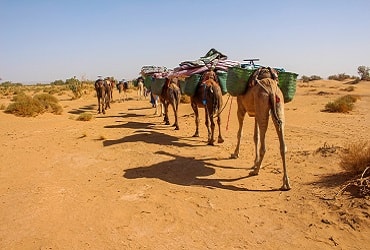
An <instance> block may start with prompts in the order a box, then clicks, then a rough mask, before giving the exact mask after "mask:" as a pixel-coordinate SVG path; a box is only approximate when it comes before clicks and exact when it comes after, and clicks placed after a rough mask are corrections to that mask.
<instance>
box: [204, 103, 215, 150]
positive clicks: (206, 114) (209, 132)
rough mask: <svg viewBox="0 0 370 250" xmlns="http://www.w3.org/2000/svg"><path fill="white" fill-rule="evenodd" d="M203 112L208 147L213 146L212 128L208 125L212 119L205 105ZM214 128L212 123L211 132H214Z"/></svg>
mask: <svg viewBox="0 0 370 250" xmlns="http://www.w3.org/2000/svg"><path fill="white" fill-rule="evenodd" d="M204 110H205V112H204V113H205V120H206V122H205V124H206V127H207V131H208V145H213V144H214V142H213V133H212V126H210V123H211V122H213V119H212V118H211V117H210V113H209V112H208V107H207V105H205V107H204ZM214 126H215V124H214V123H213V130H214Z"/></svg>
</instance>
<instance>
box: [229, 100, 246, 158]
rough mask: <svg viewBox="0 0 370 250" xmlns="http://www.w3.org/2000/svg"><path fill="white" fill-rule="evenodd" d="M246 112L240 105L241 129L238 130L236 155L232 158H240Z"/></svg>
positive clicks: (239, 118) (238, 114)
mask: <svg viewBox="0 0 370 250" xmlns="http://www.w3.org/2000/svg"><path fill="white" fill-rule="evenodd" d="M245 113H246V110H245V109H244V108H243V107H241V106H239V105H238V112H237V116H238V122H239V129H238V134H237V140H238V141H237V143H236V148H235V151H234V153H233V154H232V155H231V158H234V159H236V158H239V151H240V141H241V138H242V135H243V124H244V117H245Z"/></svg>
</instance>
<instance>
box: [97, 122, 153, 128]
mask: <svg viewBox="0 0 370 250" xmlns="http://www.w3.org/2000/svg"><path fill="white" fill-rule="evenodd" d="M155 125H156V124H154V123H142V122H126V123H121V124H116V125H106V126H104V128H130V129H154V126H155Z"/></svg>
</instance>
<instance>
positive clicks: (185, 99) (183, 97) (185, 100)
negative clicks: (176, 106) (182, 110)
mask: <svg viewBox="0 0 370 250" xmlns="http://www.w3.org/2000/svg"><path fill="white" fill-rule="evenodd" d="M190 101H191V100H190V96H188V95H181V100H180V102H181V103H190Z"/></svg>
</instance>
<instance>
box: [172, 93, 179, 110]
mask: <svg viewBox="0 0 370 250" xmlns="http://www.w3.org/2000/svg"><path fill="white" fill-rule="evenodd" d="M170 95H171V100H173V101H174V105H175V107H176V110H177V108H178V106H179V103H180V92H179V91H177V90H176V89H171V92H170Z"/></svg>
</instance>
